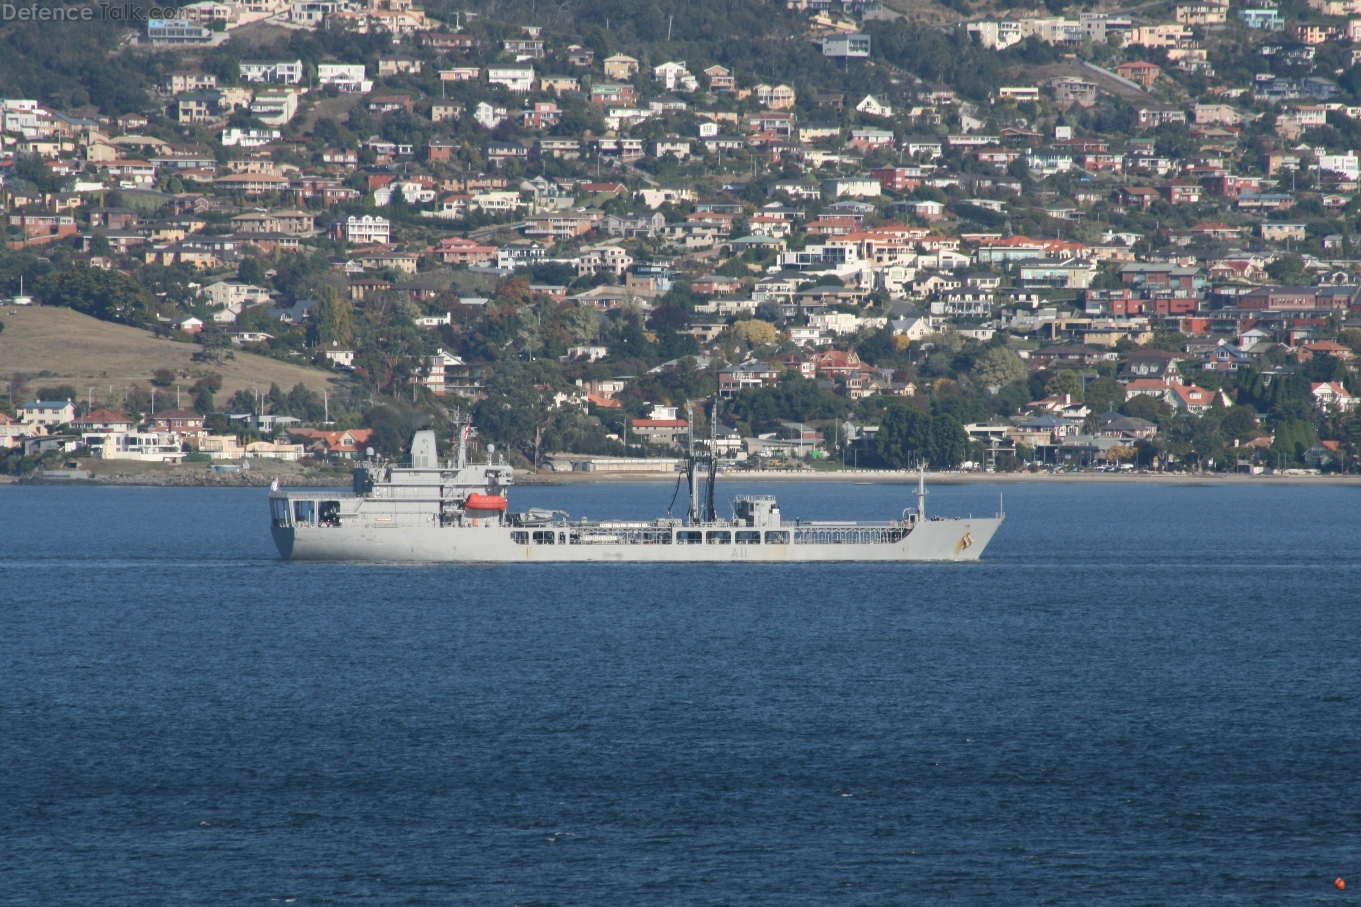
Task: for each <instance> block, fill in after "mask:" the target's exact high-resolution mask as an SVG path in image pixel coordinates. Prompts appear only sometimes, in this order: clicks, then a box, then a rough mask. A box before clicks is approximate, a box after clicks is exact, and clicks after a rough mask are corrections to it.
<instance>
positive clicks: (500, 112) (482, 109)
mask: <svg viewBox="0 0 1361 907" xmlns="http://www.w3.org/2000/svg"><path fill="white" fill-rule="evenodd" d="M507 116H509V113H508V111H507V110H506V108H504V107H495V106H493V105H491V104H488V103H487V102H486V101H479V102H478V105H477V106H476V107H475V108H473V122H475V123H477V124H479V125H481V126H484V127H486V128H487V129H495V128H496V127H497V126H500V125H501V123H502V122H503V121H504V120H505V119H506V117H507Z"/></svg>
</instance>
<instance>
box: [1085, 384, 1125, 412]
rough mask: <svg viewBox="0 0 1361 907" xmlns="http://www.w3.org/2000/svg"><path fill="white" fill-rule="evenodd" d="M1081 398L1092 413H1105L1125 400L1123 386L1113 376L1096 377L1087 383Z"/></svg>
mask: <svg viewBox="0 0 1361 907" xmlns="http://www.w3.org/2000/svg"><path fill="white" fill-rule="evenodd" d="M1083 399H1084V401H1085V402H1086V404H1087V407H1088V409H1090V410H1091V411H1092V412H1093V413H1106V412H1110V411H1111V410H1113V409H1115V408H1116V407H1117V406H1119V405H1120V404H1122V403H1124V402H1125V386H1124V385H1123V384H1121V383H1120V382H1119V381H1116V380H1115V379H1114V378H1097V379H1096V380H1095V381H1089V382H1088V383H1087V390H1086V392H1085V393H1084V394H1083Z"/></svg>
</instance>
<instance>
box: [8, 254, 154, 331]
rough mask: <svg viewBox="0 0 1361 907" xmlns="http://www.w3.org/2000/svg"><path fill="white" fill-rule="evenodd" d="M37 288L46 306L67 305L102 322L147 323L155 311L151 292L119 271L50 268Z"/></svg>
mask: <svg viewBox="0 0 1361 907" xmlns="http://www.w3.org/2000/svg"><path fill="white" fill-rule="evenodd" d="M34 289H35V293H36V295H38V296H39V298H41V299H42V300H43V302H44V303H45V304H47V305H54V306H65V307H67V308H71V309H75V310H76V311H77V312H82V313H84V314H86V315H90V316H93V317H95V318H98V319H100V320H101V321H117V322H121V323H123V324H134V325H140V324H146V323H148V322H149V321H151V317H152V313H153V312H154V310H155V305H154V303H153V301H152V298H151V294H150V293H148V292H147V291H146V290H145V289H143V287H142V285H141V284H139V283H138V282H137V281H135V280H133V279H132V278H131V277H129V276H128V275H126V274H124V273H122V272H120V271H113V270H109V271H105V270H103V269H102V268H90V267H87V266H85V265H72V266H69V267H65V268H58V269H56V270H53V271H49V272H48V273H47V274H45V275H43V276H42V277H41V278H40V279H39V280H38V285H37V286H36V287H35V288H34Z"/></svg>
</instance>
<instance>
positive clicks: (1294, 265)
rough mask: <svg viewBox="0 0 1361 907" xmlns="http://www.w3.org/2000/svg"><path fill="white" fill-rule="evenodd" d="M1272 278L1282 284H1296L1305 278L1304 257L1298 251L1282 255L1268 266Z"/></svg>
mask: <svg viewBox="0 0 1361 907" xmlns="http://www.w3.org/2000/svg"><path fill="white" fill-rule="evenodd" d="M1266 272H1267V274H1268V275H1270V277H1271V279H1272V280H1274V281H1276V282H1277V283H1281V284H1289V285H1294V284H1298V283H1300V282H1301V281H1303V280H1304V278H1305V274H1304V259H1303V258H1301V257H1300V256H1299V255H1298V254H1297V253H1294V252H1292V253H1290V254H1289V255H1282V256H1281V257H1280V258H1277V259H1276V260H1275V261H1273V262H1272V263H1271V264H1269V265H1267V266H1266Z"/></svg>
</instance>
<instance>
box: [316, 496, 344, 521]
mask: <svg viewBox="0 0 1361 907" xmlns="http://www.w3.org/2000/svg"><path fill="white" fill-rule="evenodd" d="M317 522H319V523H321V525H323V526H339V525H340V502H339V501H322V502H321V504H320V506H318V508H317Z"/></svg>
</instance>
